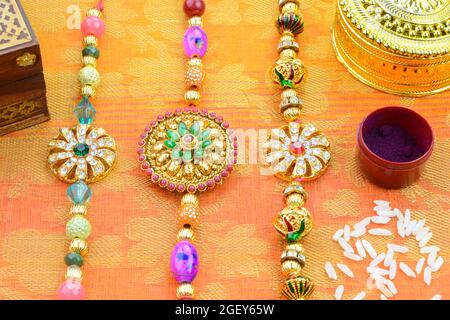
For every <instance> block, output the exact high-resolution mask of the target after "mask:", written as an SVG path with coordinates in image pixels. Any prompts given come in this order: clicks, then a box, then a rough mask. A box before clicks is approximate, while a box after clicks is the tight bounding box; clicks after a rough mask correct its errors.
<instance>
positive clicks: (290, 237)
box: [286, 232, 300, 243]
mask: <svg viewBox="0 0 450 320" xmlns="http://www.w3.org/2000/svg"><path fill="white" fill-rule="evenodd" d="M298 239H300V233H298V232H289V233H288V234H287V235H286V240H287V242H289V243H293V242H297V241H298Z"/></svg>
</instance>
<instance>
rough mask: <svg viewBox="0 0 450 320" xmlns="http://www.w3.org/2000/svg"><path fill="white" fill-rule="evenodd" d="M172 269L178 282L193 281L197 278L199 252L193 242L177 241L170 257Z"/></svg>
mask: <svg viewBox="0 0 450 320" xmlns="http://www.w3.org/2000/svg"><path fill="white" fill-rule="evenodd" d="M170 269H171V271H172V274H173V276H174V277H175V279H176V280H177V281H178V283H183V282H188V283H191V282H192V281H193V280H194V279H195V277H196V276H197V273H198V254H197V249H195V247H194V245H193V244H192V243H190V242H189V241H181V242H179V243H177V245H176V246H175V248H174V249H173V252H172V257H171V259H170Z"/></svg>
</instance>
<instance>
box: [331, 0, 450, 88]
mask: <svg viewBox="0 0 450 320" xmlns="http://www.w3.org/2000/svg"><path fill="white" fill-rule="evenodd" d="M333 45H334V48H335V50H336V55H337V57H338V59H339V61H341V62H342V63H343V64H344V66H345V67H346V68H347V69H348V70H349V71H350V73H351V74H353V75H354V76H355V77H356V78H357V79H359V80H360V81H362V82H363V83H365V84H367V85H369V86H371V87H374V88H376V89H379V90H382V91H385V92H388V93H393V94H399V95H406V96H424V95H429V94H435V93H438V92H442V91H445V90H447V89H449V88H450V0H338V4H337V13H336V21H335V25H334V27H333Z"/></svg>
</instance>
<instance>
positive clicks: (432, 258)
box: [427, 251, 437, 267]
mask: <svg viewBox="0 0 450 320" xmlns="http://www.w3.org/2000/svg"><path fill="white" fill-rule="evenodd" d="M436 258H437V252H436V251H433V252H432V253H430V254H429V255H428V259H427V264H428V265H429V266H430V267H432V266H433V265H434V263H435V262H436Z"/></svg>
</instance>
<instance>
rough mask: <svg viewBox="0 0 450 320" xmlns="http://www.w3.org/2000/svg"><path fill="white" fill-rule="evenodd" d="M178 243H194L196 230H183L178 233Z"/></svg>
mask: <svg viewBox="0 0 450 320" xmlns="http://www.w3.org/2000/svg"><path fill="white" fill-rule="evenodd" d="M177 240H178V241H194V230H192V229H191V228H183V229H181V230H180V231H178V235H177Z"/></svg>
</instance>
